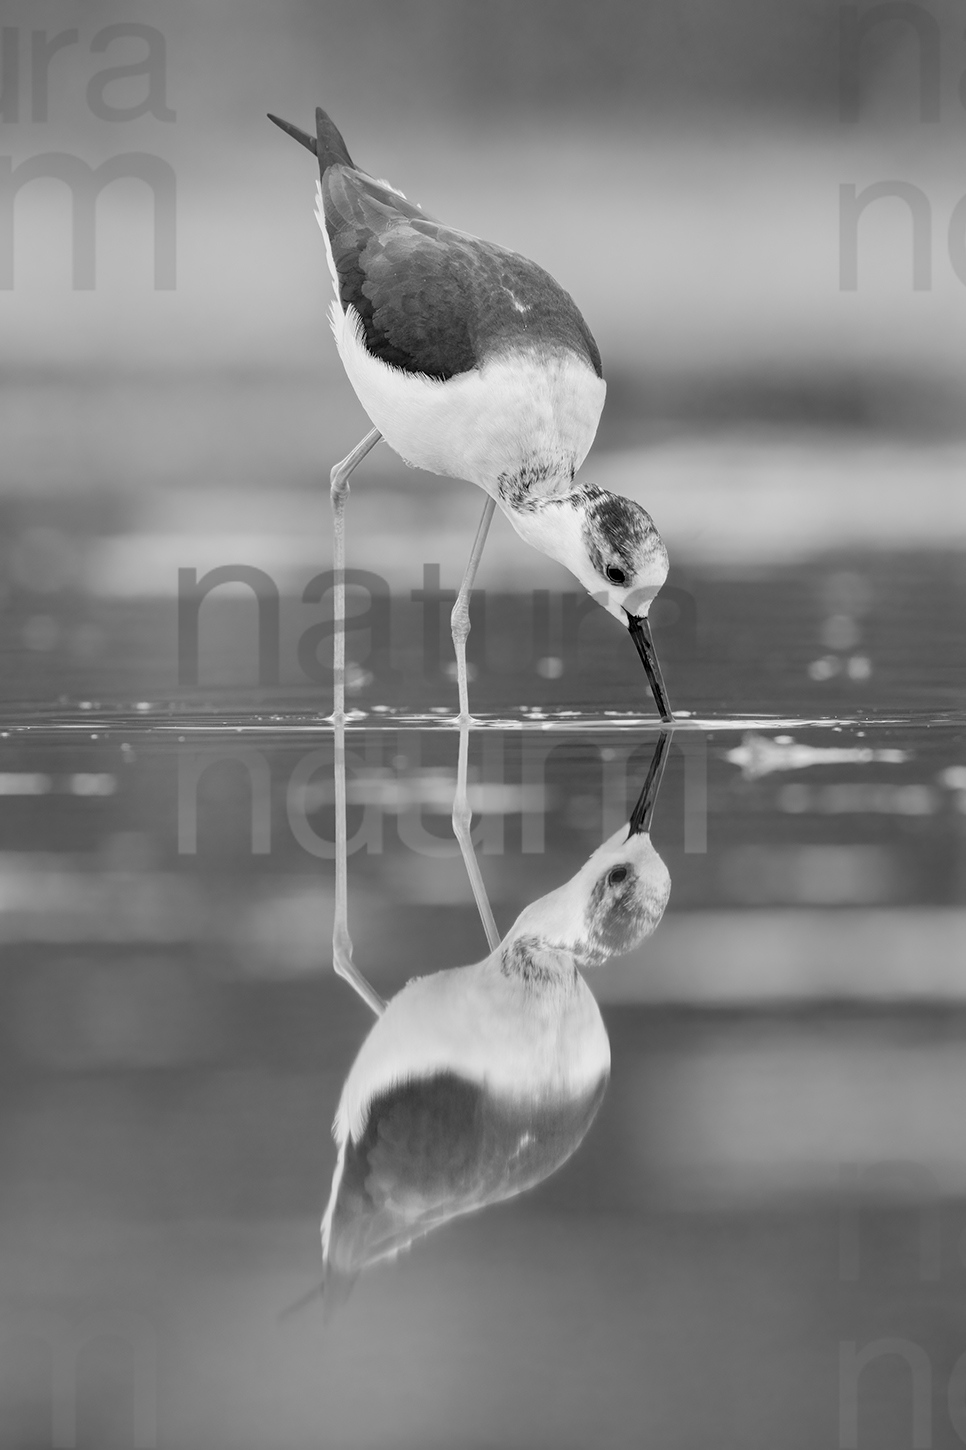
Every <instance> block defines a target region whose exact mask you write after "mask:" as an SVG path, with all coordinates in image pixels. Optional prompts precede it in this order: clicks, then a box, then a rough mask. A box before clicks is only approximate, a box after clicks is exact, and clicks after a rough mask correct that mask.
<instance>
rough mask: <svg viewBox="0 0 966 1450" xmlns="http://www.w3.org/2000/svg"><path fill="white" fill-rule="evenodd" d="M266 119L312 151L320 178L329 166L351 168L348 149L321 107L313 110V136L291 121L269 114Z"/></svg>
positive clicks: (340, 134) (352, 162)
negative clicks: (316, 159)
mask: <svg viewBox="0 0 966 1450" xmlns="http://www.w3.org/2000/svg"><path fill="white" fill-rule="evenodd" d="M268 119H269V120H270V121H274V122H275V125H276V126H280V127H281V129H282V130H283V131H286V132H287V133H288V134H289V136H293V137H294V138H295V140H296V141H298V143H299V145H300V146H304V147H305V149H306V150H307V151H312V152H313V153H314V154H315V155H316V156H317V157H318V158H319V172H320V173H321V175H322V176H324V175H325V173H326V172H327V171H328V169H329V167H330V166H352V167H355V162H354V161H353V160H352V157H351V156H350V155H349V152H348V148H347V147H346V144H345V142H344V141H343V139H342V133H341V131H340V130H339V129H338V127H337V126H336V125H335V123H334V122H333V121H332V120H330V118H329V117H328V116H327V115H326V113H325V112H324V111H323V109H322V107H321V106H316V108H315V135H314V136H310V135H309V134H308V132H307V131H303V130H301V129H300V128H299V127H298V126H293V125H292V123H291V121H282V120H280V119H279V117H278V116H273V115H272V114H271V112H269V115H268Z"/></svg>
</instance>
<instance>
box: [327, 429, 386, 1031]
mask: <svg viewBox="0 0 966 1450" xmlns="http://www.w3.org/2000/svg"><path fill="white" fill-rule="evenodd" d="M376 436H377V437H378V434H377V435H376ZM334 746H335V758H334V768H335V917H334V920H333V922H332V965H333V967H334V968H335V972H336V975H337V976H340V977H342V978H343V979H344V980H345V981H347V982H348V983H349V985H350V987H354V988H355V990H356V991H357V992H358V993H359V996H360V997H361V998H362V1000H363V1002H365V1004H366V1006H367V1007H371V1008H372V1010H373V1012H375V1014H376V1016H377V1017H381V1016H382V1014H383V1012H385V1010H386V1004H385V1002H384V1001H383V1000H382V998H381V997H380V996H379V993H378V992H374V991H373V989H372V988H371V987H370V985H369V983H368V982H367V981H366V979H365V977H364V976H363V975H362V973H361V972H360V971H359V968H358V967H357V966H356V964H355V962H354V961H353V960H352V938H351V937H350V936H349V888H348V852H347V849H346V800H345V721H344V720H337V721H336V722H335V736H334Z"/></svg>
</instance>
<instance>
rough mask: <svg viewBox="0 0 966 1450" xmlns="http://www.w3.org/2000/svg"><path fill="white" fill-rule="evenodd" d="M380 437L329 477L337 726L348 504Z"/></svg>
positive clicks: (341, 700)
mask: <svg viewBox="0 0 966 1450" xmlns="http://www.w3.org/2000/svg"><path fill="white" fill-rule="evenodd" d="M381 437H382V434H381V433H380V432H379V429H378V428H373V429H372V430H371V432H369V433H367V434H366V436H365V438H363V440H362V442H361V443H357V444H356V446H355V448H353V450H352V452H351V453H349V454H347V455H346V457H345V458H343V460H342V462H341V463H337V464H336V465H335V467H334V468H333V470H332V472H331V473H330V474H329V496H330V498H331V500H332V572H333V574H334V576H335V581H334V582H335V590H334V599H333V610H334V618H333V627H334V631H335V632H334V634H333V636H332V719H333V720H334V721H335V723H336V724H339V723H340V722H342V723H344V722H345V501H346V499H347V498H348V496H349V475H350V473H351V472H352V470H353V469H354V468H355V467H356V465H357V464H359V463H361V462H362V460H363V459H364V458H365V456H366V454H367V453H368V452H369V450H370V448H374V447H375V445H376V444H377V443H378V442H379V439H380V438H381Z"/></svg>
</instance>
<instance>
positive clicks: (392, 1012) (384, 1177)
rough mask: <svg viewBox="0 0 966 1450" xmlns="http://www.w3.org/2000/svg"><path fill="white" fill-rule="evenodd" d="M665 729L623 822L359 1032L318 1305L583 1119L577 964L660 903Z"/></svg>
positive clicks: (597, 1065) (603, 1060) (487, 1199)
mask: <svg viewBox="0 0 966 1450" xmlns="http://www.w3.org/2000/svg"><path fill="white" fill-rule="evenodd" d="M669 738H670V737H669V736H668V735H667V734H662V735H661V736H660V738H659V741H658V744H657V747H656V749H655V753H654V757H653V759H652V761H651V764H650V768H649V770H648V774H647V779H646V781H645V783H644V786H643V789H642V790H641V793H640V796H639V798H638V801H637V803H636V805H635V807H634V810H633V813H632V815H631V818H630V821H629V823H628V824H626V825H623V826H621V828H620V829H619V830H617V831H615V832H614V834H613V835H612V836H611V837H610V839H609V840H607V841H605V842H604V844H603V845H602V846H599V847H598V848H597V850H596V851H595V852H594V853H593V855H592V856H591V857H590V859H589V860H588V861H587V862H586V863H585V865H583V866H582V867H581V869H580V870H579V871H578V872H577V874H576V875H575V876H573V877H572V878H571V880H569V881H568V882H566V883H565V884H564V885H563V886H560V887H558V888H557V889H556V890H555V891H551V892H549V893H548V894H547V895H546V896H542V897H541V898H540V899H539V900H538V901H535V902H533V903H532V905H530V906H527V907H526V908H525V909H524V910H523V911H522V912H521V913H520V915H519V916H518V917H517V919H516V921H515V922H514V924H513V926H512V927H511V928H510V930H509V931H508V932H507V933H506V935H505V936H504V937H503V938H502V940H501V941H499V942H498V943H497V944H496V946H495V947H494V949H493V950H491V951H490V953H489V955H488V956H486V957H484V959H483V960H482V961H480V962H477V963H475V964H474V965H472V966H467V967H457V968H454V969H451V970H447V971H440V972H436V973H434V974H432V975H431V976H427V977H417V978H415V979H414V980H413V981H411V982H409V983H407V985H406V986H405V987H404V988H403V989H402V991H400V992H399V993H398V994H397V995H396V996H395V997H393V998H392V1000H391V1001H390V1002H389V1003H388V1004H387V1005H386V1007H385V1010H384V1011H382V1013H381V1015H380V1016H379V1018H378V1020H377V1021H376V1023H375V1025H374V1026H373V1028H372V1030H371V1032H370V1033H369V1035H368V1037H367V1038H366V1040H365V1041H364V1043H363V1044H362V1047H361V1049H360V1051H359V1054H358V1056H357V1057H356V1060H355V1062H354V1063H353V1065H352V1068H351V1070H350V1072H349V1075H348V1077H347V1079H346V1082H345V1086H344V1087H343V1090H342V1096H341V1099H340V1101H339V1106H338V1111H337V1113H336V1119H335V1125H334V1134H335V1138H336V1141H337V1143H338V1149H339V1154H338V1162H337V1164H336V1169H335V1174H334V1178H333V1182H332V1191H331V1195H330V1198H329V1203H328V1207H327V1209H326V1212H325V1217H324V1219H323V1224H322V1244H323V1252H324V1261H325V1282H324V1285H323V1292H324V1293H325V1296H326V1298H327V1300H328V1301H329V1304H330V1306H331V1305H332V1304H333V1303H334V1302H338V1301H339V1300H341V1299H343V1298H344V1297H345V1295H346V1294H347V1292H348V1290H349V1288H351V1285H352V1282H353V1280H354V1279H355V1277H356V1275H357V1274H358V1273H359V1272H360V1271H361V1270H362V1269H364V1268H367V1267H368V1266H369V1265H370V1264H373V1263H376V1262H377V1261H378V1260H380V1259H385V1258H389V1257H391V1256H393V1255H395V1254H396V1253H398V1252H399V1250H400V1249H403V1248H406V1247H407V1246H408V1245H409V1244H411V1243H412V1242H413V1240H414V1239H417V1238H419V1237H421V1236H422V1235H423V1234H426V1233H428V1232H429V1231H430V1230H431V1229H433V1228H436V1227H437V1226H438V1225H440V1224H442V1223H445V1222H446V1221H447V1220H449V1219H451V1218H454V1217H456V1216H457V1215H460V1214H465V1213H471V1212H474V1211H475V1210H477V1209H480V1208H483V1207H485V1206H486V1205H488V1204H491V1203H497V1202H499V1201H500V1200H502V1199H505V1198H510V1197H512V1196H513V1195H514V1194H517V1193H522V1192H523V1191H524V1190H526V1189H528V1188H532V1187H533V1186H534V1185H535V1184H537V1183H539V1182H540V1181H541V1180H542V1179H544V1178H546V1177H548V1175H549V1174H551V1173H553V1172H554V1171H555V1170H556V1169H557V1168H559V1167H560V1166H561V1164H563V1163H564V1162H565V1161H566V1160H567V1159H568V1158H569V1157H570V1156H571V1154H572V1153H573V1152H574V1151H575V1149H576V1148H577V1146H578V1145H579V1143H580V1141H581V1139H582V1138H583V1137H584V1135H585V1133H586V1132H587V1130H588V1128H589V1127H590V1124H591V1123H592V1121H593V1119H594V1116H595V1114H596V1112H597V1110H598V1108H599V1107H600V1103H601V1100H602V1098H603V1095H604V1090H605V1088H606V1085H607V1079H608V1074H609V1070H610V1045H609V1042H608V1039H607V1033H606V1031H605V1028H604V1023H603V1020H602V1018H601V1014H600V1010H599V1008H598V1006H597V1002H596V1000H595V998H594V996H593V994H592V993H591V991H590V989H589V987H588V986H587V984H586V982H585V981H584V978H583V976H582V975H581V973H582V971H583V970H585V969H591V968H593V967H597V966H600V965H601V964H602V963H604V962H606V961H607V960H608V959H609V958H610V957H611V956H614V955H615V954H617V953H620V952H626V951H629V950H631V948H633V947H635V946H636V945H637V944H638V943H639V942H641V941H642V940H643V939H644V938H645V937H647V936H649V935H650V933H651V932H653V931H654V929H655V927H656V926H657V925H658V923H659V922H660V920H661V917H662V916H663V914H664V909H665V907H666V905H667V900H668V895H669V893H670V888H671V882H670V877H669V875H668V871H667V868H666V866H665V865H664V862H663V861H662V860H661V857H660V856H659V855H658V853H657V851H656V850H655V849H654V846H653V845H652V844H651V840H650V834H649V833H650V827H651V820H652V817H653V811H654V805H655V801H656V799H657V794H658V788H659V786H660V782H661V777H662V775H663V771H664V765H665V761H666V756H667V750H668V743H669ZM366 1000H369V999H368V998H367V999H366Z"/></svg>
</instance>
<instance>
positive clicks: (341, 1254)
mask: <svg viewBox="0 0 966 1450" xmlns="http://www.w3.org/2000/svg"><path fill="white" fill-rule="evenodd" d="M606 1081H607V1080H606V1077H605V1078H602V1079H601V1080H600V1082H599V1083H597V1084H596V1085H595V1086H594V1088H593V1089H592V1091H591V1092H590V1093H589V1094H586V1095H584V1096H583V1097H581V1098H579V1099H565V1100H563V1101H560V1102H554V1103H548V1102H541V1103H539V1104H535V1103H522V1104H508V1103H506V1102H505V1101H501V1100H498V1099H495V1098H494V1097H493V1096H492V1095H491V1094H489V1093H488V1092H487V1091H486V1089H485V1088H484V1087H482V1086H480V1085H478V1084H476V1083H471V1082H469V1081H467V1080H466V1079H465V1078H461V1077H458V1076H457V1075H456V1074H455V1073H448V1072H447V1073H440V1074H438V1075H437V1076H435V1077H432V1078H428V1079H421V1080H417V1081H410V1082H406V1083H400V1084H398V1085H397V1086H395V1087H393V1088H391V1089H389V1090H387V1091H386V1092H384V1093H381V1094H379V1096H378V1097H377V1098H375V1099H374V1100H373V1102H372V1104H371V1105H370V1108H369V1116H368V1119H367V1121H366V1126H365V1129H364V1131H363V1133H362V1136H361V1138H360V1139H359V1141H358V1142H357V1143H353V1142H352V1140H351V1139H350V1140H349V1142H348V1143H347V1144H346V1150H345V1163H344V1166H343V1172H342V1180H341V1183H340V1185H339V1191H338V1197H337V1199H336V1205H335V1211H334V1214H333V1217H332V1227H331V1233H330V1238H329V1255H328V1257H329V1261H330V1264H331V1267H332V1268H333V1269H334V1270H335V1271H336V1273H337V1274H338V1275H343V1276H351V1275H354V1274H356V1273H358V1271H359V1270H360V1269H362V1268H365V1266H366V1265H367V1264H369V1263H372V1262H373V1261H374V1260H376V1259H378V1258H382V1257H384V1256H385V1255H386V1254H390V1253H393V1252H395V1251H396V1250H397V1249H401V1248H405V1247H406V1246H407V1245H408V1244H410V1243H412V1241H413V1239H415V1238H418V1237H420V1236H421V1235H422V1234H425V1233H428V1232H429V1230H430V1229H432V1228H435V1227H437V1226H438V1225H439V1224H442V1223H445V1222H446V1221H447V1220H448V1219H451V1218H455V1217H456V1216H457V1215H459V1214H463V1213H470V1212H472V1211H473V1210H474V1209H479V1208H484V1207H485V1206H486V1205H487V1204H489V1203H496V1202H498V1201H499V1200H500V1199H503V1198H508V1197H510V1196H511V1195H513V1194H515V1193H520V1192H522V1191H523V1190H524V1189H526V1188H530V1187H532V1186H533V1185H534V1184H537V1183H539V1182H540V1181H541V1179H543V1178H546V1177H547V1176H548V1175H549V1174H551V1173H553V1172H554V1171H555V1169H557V1168H559V1167H560V1165H561V1164H562V1163H564V1162H565V1161H566V1159H567V1158H569V1157H570V1155H571V1153H573V1152H574V1150H575V1149H576V1148H577V1146H578V1144H579V1143H580V1141H581V1139H582V1138H583V1136H584V1134H585V1133H586V1132H587V1129H588V1128H589V1127H590V1124H591V1122H592V1121H593V1119H594V1116H595V1114H596V1112H597V1109H598V1107H599V1106H600V1103H601V1099H602V1098H603V1095H604V1089H605V1087H606Z"/></svg>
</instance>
